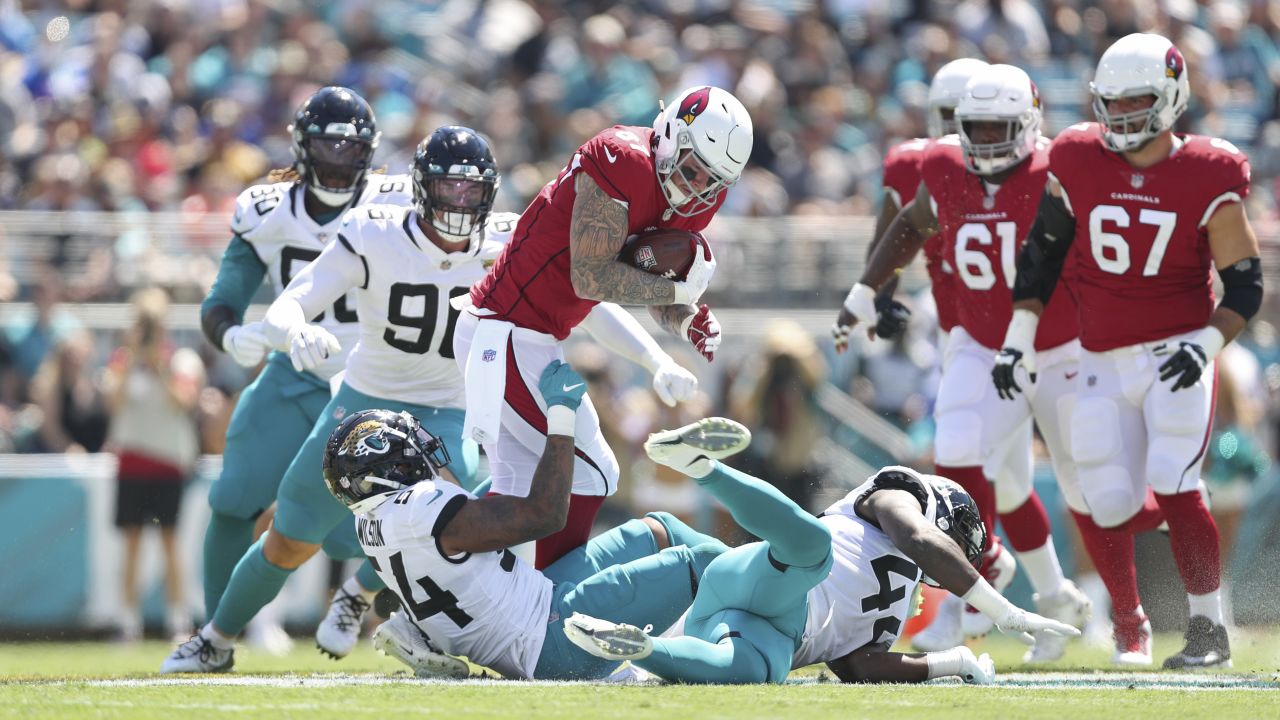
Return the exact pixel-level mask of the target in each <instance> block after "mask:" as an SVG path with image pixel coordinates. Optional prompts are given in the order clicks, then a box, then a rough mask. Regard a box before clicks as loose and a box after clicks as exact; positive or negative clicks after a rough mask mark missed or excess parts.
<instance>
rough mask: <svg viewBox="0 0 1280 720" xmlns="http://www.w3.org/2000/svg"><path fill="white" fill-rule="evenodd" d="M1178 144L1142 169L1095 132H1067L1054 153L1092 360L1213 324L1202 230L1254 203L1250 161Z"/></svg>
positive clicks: (1228, 150)
mask: <svg viewBox="0 0 1280 720" xmlns="http://www.w3.org/2000/svg"><path fill="white" fill-rule="evenodd" d="M1177 139H1178V140H1180V143H1181V144H1180V145H1179V146H1178V147H1176V149H1175V150H1174V152H1173V153H1172V154H1171V155H1170V156H1169V157H1168V158H1166V159H1164V160H1162V161H1160V162H1158V163H1156V164H1155V165H1152V166H1151V167H1147V168H1142V169H1137V168H1134V167H1133V166H1131V165H1129V163H1128V162H1126V161H1125V159H1124V157H1123V156H1121V155H1120V154H1118V153H1115V152H1112V151H1110V150H1108V149H1107V148H1106V146H1105V145H1104V144H1103V140H1102V131H1101V128H1100V127H1099V126H1098V124H1097V123H1081V124H1079V125H1074V126H1072V127H1070V128H1067V129H1066V130H1064V131H1063V132H1062V133H1061V134H1060V135H1058V137H1057V138H1056V139H1055V140H1054V142H1053V146H1052V148H1051V149H1050V151H1049V171H1050V172H1051V173H1052V175H1053V177H1054V178H1056V179H1057V180H1058V182H1059V183H1060V184H1061V185H1062V190H1063V196H1064V198H1065V199H1066V201H1067V206H1068V207H1069V208H1070V209H1071V212H1072V214H1073V215H1074V216H1075V219H1076V236H1075V240H1074V242H1073V243H1072V249H1071V255H1070V257H1069V258H1068V261H1069V262H1072V261H1074V268H1075V272H1074V277H1075V282H1074V283H1073V285H1074V289H1075V291H1076V296H1077V300H1078V302H1079V304H1080V332H1081V336H1080V340H1081V343H1082V344H1083V345H1084V347H1085V349H1086V350H1090V351H1093V352H1104V351H1106V350H1112V349H1115V348H1119V347H1125V346H1129V345H1136V344H1138V343H1142V342H1148V341H1152V340H1160V339H1164V338H1168V337H1171V336H1173V335H1177V334H1180V333H1184V332H1190V331H1192V330H1197V329H1200V328H1203V327H1204V326H1205V325H1206V324H1207V323H1208V322H1209V315H1210V314H1211V313H1212V312H1213V305H1214V298H1213V286H1212V274H1211V272H1210V268H1211V265H1212V258H1211V255H1210V252H1209V239H1208V233H1207V232H1206V229H1205V227H1206V225H1207V224H1208V222H1209V218H1210V217H1212V216H1213V213H1214V212H1215V211H1216V210H1217V209H1218V208H1219V207H1221V206H1222V204H1223V203H1231V202H1243V201H1244V198H1245V197H1246V196H1248V194H1249V160H1248V158H1246V157H1245V156H1244V154H1243V153H1241V152H1240V151H1239V150H1238V149H1236V147H1235V146H1234V145H1232V144H1231V143H1229V142H1226V141H1224V140H1219V139H1217V138H1209V137H1203V136H1200V135H1181V136H1177ZM1055 297H1056V293H1055Z"/></svg>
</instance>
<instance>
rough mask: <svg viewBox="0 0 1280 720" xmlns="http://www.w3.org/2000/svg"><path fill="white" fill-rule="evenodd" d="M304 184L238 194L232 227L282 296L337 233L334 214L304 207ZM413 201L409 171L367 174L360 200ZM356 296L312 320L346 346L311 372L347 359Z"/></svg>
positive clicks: (330, 372) (326, 371) (354, 333)
mask: <svg viewBox="0 0 1280 720" xmlns="http://www.w3.org/2000/svg"><path fill="white" fill-rule="evenodd" d="M303 192H304V191H303V187H302V185H300V184H298V183H292V182H279V183H274V184H271V185H254V186H252V187H250V188H248V189H247V190H245V191H244V192H242V193H240V196H239V197H237V198H236V210H235V215H234V217H233V218H232V220H231V232H233V233H235V234H236V235H239V236H240V237H241V238H242V239H244V241H245V242H247V243H249V247H251V248H253V251H254V252H255V253H257V255H258V259H259V260H261V261H262V264H263V265H266V266H267V277H268V278H269V279H270V281H271V290H272V297H273V298H275V297H279V296H280V293H281V292H282V291H283V290H284V288H286V287H288V285H289V281H290V280H292V279H293V277H294V276H295V275H297V274H298V272H299V271H300V270H302V268H304V267H306V266H307V264H308V263H310V262H311V261H312V260H315V259H316V258H317V257H320V251H321V250H323V249H324V247H325V245H328V244H329V243H330V242H332V241H333V239H334V238H335V237H336V236H337V234H338V222H339V219H340V217H341V215H339V217H337V218H334V219H333V220H332V221H330V222H329V223H327V224H324V225H321V224H319V223H317V222H316V221H315V220H312V219H311V216H310V215H307V213H306V211H305V210H304V209H303V206H302V205H303ZM375 202H376V203H385V204H393V205H410V204H412V203H413V186H412V185H410V178H409V176H408V175H369V176H368V180H367V181H366V182H365V187H364V192H362V193H361V194H360V198H359V200H358V202H357V205H363V204H366V203H375ZM356 319H357V318H356V311H355V302H354V301H353V300H352V299H351V298H349V297H347V296H346V295H344V296H342V297H341V298H339V299H338V301H337V302H335V303H334V304H333V307H332V308H331V309H329V310H326V311H325V312H324V313H322V314H321V315H320V316H319V317H317V318H315V319H314V320H313V322H315V323H316V324H317V325H320V326H322V327H324V328H325V329H326V330H328V331H329V332H331V333H333V335H334V337H336V338H338V342H339V343H341V344H342V351H341V352H339V353H338V354H337V355H334V356H332V357H330V358H329V359H328V360H326V361H325V362H324V363H323V364H322V365H320V366H319V367H317V368H315V369H314V370H312V371H311V372H312V373H314V374H315V375H317V376H319V377H321V378H324V379H326V380H327V379H329V378H331V377H333V376H334V375H335V374H337V373H338V372H339V371H340V370H342V368H343V366H344V365H345V364H346V359H347V351H348V349H349V348H351V346H352V345H355V342H356V338H358V337H359V328H358V327H357V325H356Z"/></svg>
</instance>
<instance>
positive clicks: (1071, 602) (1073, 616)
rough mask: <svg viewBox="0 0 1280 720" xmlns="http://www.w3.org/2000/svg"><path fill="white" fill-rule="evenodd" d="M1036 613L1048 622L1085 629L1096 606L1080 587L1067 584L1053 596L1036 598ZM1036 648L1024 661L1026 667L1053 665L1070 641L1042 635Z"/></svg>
mask: <svg viewBox="0 0 1280 720" xmlns="http://www.w3.org/2000/svg"><path fill="white" fill-rule="evenodd" d="M1035 601H1036V612H1037V613H1039V614H1040V615H1043V616H1045V617H1047V618H1052V619H1054V620H1057V621H1059V622H1064V623H1066V624H1068V625H1071V626H1072V627H1075V628H1079V629H1081V630H1083V629H1084V626H1085V624H1086V623H1088V622H1089V617H1090V616H1091V615H1092V614H1093V603H1092V602H1091V601H1090V600H1089V596H1088V595H1085V594H1084V592H1083V591H1082V590H1080V588H1078V587H1076V584H1075V583H1073V582H1071V581H1070V580H1064V581H1063V583H1062V588H1061V589H1059V590H1058V592H1056V593H1054V594H1053V595H1046V596H1044V597H1041V596H1039V595H1036V596H1035ZM1035 638H1036V644H1035V645H1034V646H1033V647H1032V648H1031V649H1030V650H1028V651H1027V653H1026V655H1024V656H1023V657H1022V662H1025V663H1042V662H1053V661H1054V660H1057V659H1059V658H1061V657H1062V654H1063V653H1064V652H1066V650H1067V638H1065V637H1063V636H1061V635H1052V634H1049V633H1038V634H1036V636H1035Z"/></svg>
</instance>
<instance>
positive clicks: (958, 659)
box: [924, 645, 966, 680]
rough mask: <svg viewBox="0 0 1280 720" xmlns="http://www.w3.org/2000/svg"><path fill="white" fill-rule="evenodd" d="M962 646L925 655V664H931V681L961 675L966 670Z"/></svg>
mask: <svg viewBox="0 0 1280 720" xmlns="http://www.w3.org/2000/svg"><path fill="white" fill-rule="evenodd" d="M965 649H966V648H965V647H964V646H963V645H961V646H959V647H953V648H951V649H950V650H939V651H937V652H931V653H925V654H924V659H925V662H927V663H928V664H929V679H930V680H933V679H934V678H940V677H951V676H952V675H959V674H960V671H961V670H963V669H964V650H965Z"/></svg>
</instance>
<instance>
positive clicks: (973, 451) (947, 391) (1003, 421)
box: [847, 65, 1089, 661]
mask: <svg viewBox="0 0 1280 720" xmlns="http://www.w3.org/2000/svg"><path fill="white" fill-rule="evenodd" d="M956 119H957V121H958V123H959V130H960V132H959V134H958V135H957V136H949V137H946V138H942V139H940V140H937V141H935V142H934V143H933V144H932V145H931V146H930V147H929V149H928V150H927V151H926V152H925V155H924V159H923V162H922V163H921V178H922V182H921V184H920V187H919V189H918V191H917V192H916V195H915V198H914V199H913V200H912V201H911V202H910V203H908V204H907V206H906V207H904V208H903V210H902V212H901V213H899V215H898V217H897V218H896V219H895V220H894V221H893V224H892V225H891V226H890V227H889V229H888V231H887V233H886V239H885V240H884V241H883V242H882V243H881V244H880V246H879V247H877V248H876V251H875V253H873V255H872V257H871V260H870V263H869V265H868V267H867V270H866V272H865V274H864V275H863V278H862V280H861V282H860V283H859V284H858V285H857V286H855V287H854V290H853V292H852V293H850V297H851V298H852V299H853V302H852V303H849V304H850V305H851V307H848V308H847V311H848V312H849V313H850V315H851V316H853V317H854V318H855V320H856V319H857V318H861V317H867V318H868V319H870V318H872V317H874V314H873V313H874V308H873V306H872V305H870V302H871V298H873V297H874V296H875V292H876V289H877V288H880V287H881V286H882V285H883V284H884V283H886V282H887V281H888V280H889V279H890V278H891V277H893V274H894V272H895V271H896V270H897V268H899V267H901V266H902V265H904V264H905V263H907V262H909V261H910V260H911V258H912V256H913V255H914V254H915V253H916V252H917V251H918V250H919V248H920V247H921V246H922V245H923V244H924V242H925V238H927V237H930V236H934V235H935V233H936V236H937V237H940V238H941V239H942V240H941V244H942V245H943V248H944V249H943V252H942V256H943V258H944V262H946V263H947V264H949V265H950V266H952V267H953V268H955V280H956V281H955V285H954V287H953V289H952V292H953V298H954V302H955V304H956V309H957V320H958V324H957V326H956V327H955V328H954V329H953V330H952V332H951V337H950V340H949V342H948V349H947V355H948V357H949V360H948V365H947V369H946V371H945V372H944V374H943V380H942V387H941V388H940V390H939V392H938V402H937V408H936V410H935V414H936V417H937V423H938V430H937V439H936V441H935V454H936V458H937V469H936V471H935V472H936V473H937V474H939V475H942V476H943V477H948V478H951V479H953V480H955V481H957V482H959V483H960V484H961V486H962V487H965V488H966V490H968V491H969V493H970V494H971V495H973V496H974V497H975V500H976V501H977V503H978V508H979V510H980V511H981V512H982V514H983V515H984V516H985V517H984V522H986V523H988V524H991V523H994V521H995V517H996V515H997V513H999V515H1000V518H1001V521H1002V523H1003V524H1004V527H1005V533H1006V535H1007V536H1008V538H1009V542H1010V544H1011V545H1012V546H1013V549H1014V550H1015V551H1016V552H1017V553H1018V556H1019V559H1020V560H1021V561H1022V565H1023V568H1024V569H1025V570H1026V571H1027V574H1028V577H1029V578H1030V580H1031V583H1032V586H1033V588H1034V589H1035V591H1036V602H1037V604H1038V609H1039V612H1041V613H1042V614H1045V615H1047V616H1050V617H1055V618H1057V619H1059V620H1062V621H1064V622H1068V623H1071V624H1073V625H1076V626H1080V625H1082V624H1083V623H1084V622H1085V620H1087V618H1088V612H1089V601H1088V598H1087V597H1085V595H1084V594H1083V593H1082V592H1080V590H1079V589H1078V588H1077V587H1076V586H1075V585H1074V583H1072V582H1071V581H1070V580H1068V579H1067V578H1066V577H1065V576H1064V575H1063V572H1062V568H1061V566H1060V565H1059V564H1058V558H1057V553H1056V552H1055V550H1054V547H1053V539H1052V536H1051V535H1050V532H1049V522H1048V516H1047V515H1046V513H1045V510H1044V507H1043V505H1041V503H1040V499H1039V498H1038V497H1037V496H1036V495H1035V494H1034V492H1033V491H1032V485H1031V474H1030V473H1003V472H1001V471H1002V470H1003V466H1004V463H1005V460H1006V457H1007V456H1008V453H1009V452H1010V450H1009V449H1008V448H1007V447H1006V446H1007V443H1008V439H1009V438H1010V436H1011V435H1013V436H1015V437H1017V438H1018V439H1020V440H1022V441H1023V444H1022V445H1021V446H1020V447H1019V448H1017V449H1016V450H1013V451H1012V452H1018V453H1020V454H1021V456H1022V457H1024V458H1025V457H1027V456H1028V454H1029V452H1030V444H1029V439H1028V438H1027V437H1026V436H1025V435H1022V434H1015V431H1017V430H1019V429H1021V428H1022V427H1023V425H1024V424H1025V423H1026V422H1027V421H1028V420H1029V418H1030V417H1031V416H1033V415H1034V417H1035V419H1036V422H1037V424H1038V425H1039V426H1040V429H1041V432H1042V434H1043V435H1044V437H1045V440H1046V442H1047V444H1048V445H1049V448H1050V451H1051V453H1052V456H1053V460H1054V466H1055V470H1056V474H1057V477H1058V481H1059V483H1060V485H1061V486H1062V488H1063V491H1064V493H1065V494H1066V496H1067V497H1068V502H1069V504H1071V506H1072V507H1074V508H1078V509H1080V510H1081V511H1084V510H1086V506H1085V505H1084V503H1083V500H1082V499H1081V498H1080V497H1079V492H1078V490H1077V489H1076V473H1075V467H1074V464H1073V463H1072V462H1071V458H1070V452H1069V448H1070V441H1069V438H1068V436H1067V426H1066V423H1065V418H1064V417H1063V415H1062V410H1061V408H1063V407H1069V406H1070V404H1071V402H1072V398H1073V394H1074V385H1073V383H1071V382H1070V378H1072V377H1074V373H1075V369H1076V368H1075V366H1076V362H1077V359H1078V356H1079V351H1080V346H1079V342H1078V341H1077V340H1076V336H1077V334H1078V333H1077V324H1076V319H1075V307H1074V304H1073V303H1072V299H1071V297H1070V294H1069V293H1062V294H1061V296H1060V297H1059V298H1057V299H1056V301H1055V302H1054V303H1053V304H1052V305H1051V306H1050V307H1049V310H1048V318H1049V319H1048V320H1047V321H1046V322H1045V323H1044V324H1043V325H1041V330H1040V333H1039V334H1038V336H1037V337H1036V338H1035V340H1034V342H1035V346H1036V347H1037V348H1038V349H1040V350H1041V351H1042V355H1041V357H1042V358H1044V360H1045V371H1044V373H1042V375H1043V377H1044V381H1043V382H1041V383H1040V384H1039V385H1038V386H1037V388H1036V392H1035V393H1034V394H1032V395H1031V396H1030V397H1023V398H1020V399H1019V402H1017V403H1009V402H1005V401H1002V399H1001V397H1000V395H999V394H997V392H996V389H995V388H993V387H991V386H990V385H988V384H987V383H986V382H985V378H986V377H987V376H989V375H990V374H991V371H992V369H993V366H994V364H995V355H996V352H997V349H998V348H999V347H1001V341H1002V340H1003V338H1004V331H1005V328H1006V326H1007V325H1008V323H1009V317H1010V315H1011V313H1012V296H1011V293H1010V289H1011V287H1012V285H1013V269H1014V267H1013V263H1014V259H1015V257H1016V253H1017V243H1018V242H1019V240H1020V239H1021V238H1022V237H1023V235H1024V234H1025V233H1026V232H1027V230H1028V229H1029V228H1030V227H1031V223H1032V221H1033V220H1034V219H1035V216H1036V205H1035V202H1036V199H1037V198H1038V197H1039V196H1040V194H1041V193H1042V192H1043V190H1044V185H1045V181H1046V179H1047V178H1048V155H1047V153H1046V151H1045V148H1046V146H1047V143H1044V142H1043V141H1042V138H1041V136H1040V124H1041V110H1040V98H1039V93H1038V92H1037V91H1036V88H1035V85H1034V84H1033V83H1032V82H1031V79H1030V78H1029V77H1027V74H1026V73H1025V72H1023V71H1022V70H1020V69H1018V68H1016V67H1013V66H1011V65H992V66H989V67H988V68H986V69H985V70H982V71H980V72H978V73H976V74H975V75H974V77H973V78H972V79H971V80H970V81H969V83H968V84H967V85H966V86H965V90H964V94H963V95H962V97H961V99H960V103H959V105H958V106H957V108H956ZM1050 368H1052V370H1050ZM984 388H985V389H984ZM997 476H999V477H997ZM997 479H998V482H995V488H994V490H993V488H992V482H993V481H996V480H997ZM970 488H972V489H970ZM986 549H987V550H988V562H989V563H990V562H992V561H994V560H996V558H997V557H998V555H999V552H1000V551H999V546H998V545H990V546H989V547H988V548H986ZM1010 574H1011V573H1010ZM1006 584H1007V582H1006ZM962 605H963V603H961V602H960V601H959V600H958V599H951V598H948V599H947V600H946V601H944V605H943V607H942V608H941V609H940V614H941V613H947V614H949V615H951V616H953V617H950V618H949V619H948V620H945V621H942V622H940V620H942V618H940V619H939V620H935V622H934V623H933V625H931V626H930V627H931V629H932V628H933V627H934V626H938V627H939V629H937V630H935V631H934V632H933V633H929V632H928V631H926V632H925V633H921V636H922V637H921V638H919V639H918V641H917V644H920V642H923V643H925V644H931V643H937V644H948V643H949V644H952V645H954V644H958V643H959V642H960V641H962V640H963V635H961V634H960V633H959V631H958V628H959V627H960V626H961V623H960V622H958V620H959V618H960V614H961V612H962ZM948 628H950V630H947V629H948ZM934 635H937V636H938V637H937V638H936V639H934V638H933V637H932V636H934ZM1064 649H1065V648H1064V641H1063V640H1062V639H1060V638H1056V637H1055V638H1050V637H1048V636H1045V637H1042V638H1038V639H1037V645H1036V647H1035V648H1033V649H1032V651H1031V652H1030V653H1029V654H1028V657H1027V660H1028V661H1050V660H1056V659H1057V658H1059V657H1061V656H1062V653H1063V650H1064Z"/></svg>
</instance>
